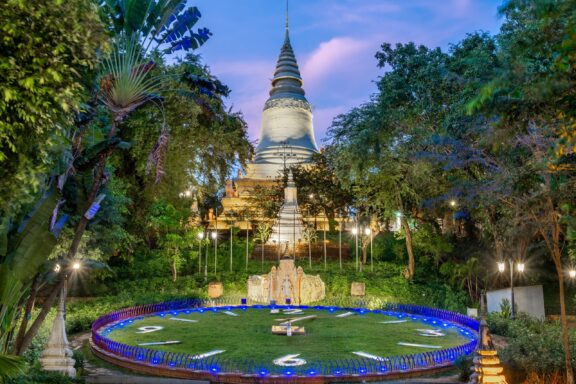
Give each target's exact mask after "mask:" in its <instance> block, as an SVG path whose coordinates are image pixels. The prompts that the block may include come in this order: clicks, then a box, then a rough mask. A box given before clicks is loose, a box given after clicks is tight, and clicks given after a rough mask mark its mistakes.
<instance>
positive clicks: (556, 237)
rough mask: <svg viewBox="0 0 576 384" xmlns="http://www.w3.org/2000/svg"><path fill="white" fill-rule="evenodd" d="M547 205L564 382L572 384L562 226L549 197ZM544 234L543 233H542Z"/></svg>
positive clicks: (572, 374)
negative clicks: (554, 270)
mask: <svg viewBox="0 0 576 384" xmlns="http://www.w3.org/2000/svg"><path fill="white" fill-rule="evenodd" d="M548 206H549V209H550V213H549V214H550V216H551V221H552V228H551V230H552V231H551V232H552V239H551V241H548V242H547V244H548V247H549V248H551V249H550V256H552V260H553V261H554V265H555V266H556V273H557V274H558V285H559V291H560V323H561V325H562V346H563V347H564V361H565V364H566V384H574V371H573V370H572V353H571V351H570V330H569V329H568V319H567V318H566V302H565V298H564V270H563V268H562V249H561V247H560V241H561V240H560V237H561V233H562V228H561V226H560V222H559V221H558V217H559V215H558V214H557V212H556V210H555V209H554V204H553V202H552V200H551V199H548ZM542 235H544V233H542Z"/></svg>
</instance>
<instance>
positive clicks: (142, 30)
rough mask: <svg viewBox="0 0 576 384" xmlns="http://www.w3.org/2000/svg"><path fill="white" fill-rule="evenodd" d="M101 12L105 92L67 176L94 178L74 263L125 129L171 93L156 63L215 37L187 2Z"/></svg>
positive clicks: (207, 89) (204, 82) (205, 84)
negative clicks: (106, 34) (106, 46)
mask: <svg viewBox="0 0 576 384" xmlns="http://www.w3.org/2000/svg"><path fill="white" fill-rule="evenodd" d="M101 8H102V14H103V15H104V16H105V24H106V25H107V26H108V28H109V29H110V31H111V35H112V41H111V47H110V50H109V51H108V54H107V55H105V56H104V59H103V62H102V63H101V68H100V75H99V76H98V80H99V87H98V89H97V90H96V93H97V95H98V97H97V98H96V99H93V100H92V103H91V104H92V106H91V107H92V109H91V112H92V113H88V114H86V115H83V116H80V117H79V119H78V121H77V123H76V132H75V140H74V141H73V142H72V150H71V153H73V154H74V156H73V157H72V161H71V163H69V164H68V165H67V168H66V172H65V173H64V174H63V175H62V176H61V177H62V180H63V182H64V181H66V179H67V178H68V177H71V179H74V178H75V176H74V174H73V173H74V172H73V171H74V170H76V169H78V168H81V169H82V168H83V169H84V170H85V171H86V173H88V174H89V175H90V176H92V177H91V181H92V182H91V185H90V187H89V188H88V191H87V193H86V194H85V199H84V202H83V204H82V207H80V208H79V211H81V212H82V213H81V215H80V216H79V218H78V221H77V223H76V225H75V231H74V238H73V240H72V243H71V246H70V249H69V252H68V255H67V258H68V259H73V258H74V257H75V255H76V253H77V250H78V246H79V244H80V241H81V239H82V236H83V234H84V232H85V230H86V228H87V226H88V222H89V220H90V219H91V218H92V217H93V214H92V213H90V212H89V211H90V210H93V211H97V209H96V208H97V206H98V201H97V198H98V196H101V197H102V195H101V190H102V188H103V187H104V185H105V183H106V181H107V180H108V175H107V171H106V167H107V164H108V159H109V158H110V156H111V155H112V154H113V153H114V152H115V150H116V149H118V148H127V147H128V144H127V143H126V142H125V141H123V138H122V134H121V125H122V123H123V122H124V121H125V120H126V118H127V117H128V116H129V115H130V114H131V113H133V112H134V111H136V110H137V109H138V108H140V107H143V106H144V105H146V104H149V103H154V102H159V101H160V100H161V94H163V93H165V92H166V91H167V89H166V83H165V80H166V79H168V77H167V76H165V74H164V73H162V72H161V71H154V68H155V67H156V62H155V61H154V58H155V57H158V58H159V61H160V62H161V61H162V58H163V57H164V56H166V55H168V54H172V53H175V52H178V51H188V50H191V49H195V48H197V47H198V46H200V45H202V44H203V43H204V42H205V41H206V40H207V39H208V37H209V36H210V32H209V31H208V30H207V29H205V28H201V29H196V30H195V29H194V26H195V24H196V23H197V22H198V20H199V19H200V16H201V15H200V12H199V11H198V9H197V8H195V7H186V2H185V1H184V0H181V1H171V2H164V1H157V0H145V1H144V2H142V1H140V0H118V1H116V0H106V1H103V2H102V4H101ZM193 79H194V80H193V81H196V83H197V84H198V87H199V89H202V90H204V93H206V94H209V95H213V94H218V93H219V92H220V91H221V88H220V87H219V86H218V84H214V83H212V82H210V80H208V79H200V78H198V77H195V78H193ZM191 81H192V80H191ZM96 107H98V108H99V109H96ZM97 111H103V116H102V117H103V118H102V121H104V122H105V123H104V124H103V126H102V127H101V130H100V131H99V132H98V141H97V142H95V143H91V141H90V140H89V139H88V138H87V137H86V131H87V128H88V127H89V126H90V123H91V122H92V120H93V118H94V116H95V114H96V112H97ZM168 137H169V131H168V127H167V126H166V125H164V126H163V129H162V131H161V133H160V137H159V139H158V142H157V145H156V146H155V147H154V148H153V151H152V153H151V158H150V159H151V161H150V163H151V164H152V165H155V166H156V170H157V172H156V175H157V180H158V181H159V179H160V178H161V175H162V172H163V170H162V162H163V160H164V156H165V154H166V148H167V144H168ZM87 144H88V145H90V146H89V147H88V148H86V147H85V145H87ZM76 177H78V176H76ZM95 204H96V205H95ZM85 212H86V213H85ZM64 284H65V280H64V279H61V280H60V282H59V283H58V284H56V285H55V286H54V287H53V289H52V292H51V294H50V295H49V296H48V298H47V300H45V302H44V305H43V307H42V310H41V312H40V314H39V315H38V317H37V318H36V320H35V321H34V323H33V324H32V326H31V327H30V330H29V331H28V332H27V334H26V336H25V337H24V341H23V343H22V351H23V350H25V349H26V347H27V346H28V345H29V344H30V342H31V341H32V338H33V337H34V336H35V334H36V332H37V331H38V329H39V327H40V324H41V323H42V321H43V320H44V318H45V317H46V315H47V313H48V311H49V309H50V307H51V306H52V304H53V303H54V301H55V299H56V297H57V292H59V291H60V287H62V286H63V285H64Z"/></svg>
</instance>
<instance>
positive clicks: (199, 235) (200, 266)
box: [198, 232, 204, 275]
mask: <svg viewBox="0 0 576 384" xmlns="http://www.w3.org/2000/svg"><path fill="white" fill-rule="evenodd" d="M203 238H204V232H200V233H198V274H199V275H201V274H202V239H203Z"/></svg>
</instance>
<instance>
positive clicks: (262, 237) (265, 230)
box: [254, 221, 272, 271]
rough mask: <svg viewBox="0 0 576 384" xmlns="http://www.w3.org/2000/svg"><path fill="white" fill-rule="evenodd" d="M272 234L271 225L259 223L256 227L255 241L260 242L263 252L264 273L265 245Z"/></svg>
mask: <svg viewBox="0 0 576 384" xmlns="http://www.w3.org/2000/svg"><path fill="white" fill-rule="evenodd" d="M270 233H272V226H271V225H270V223H267V222H265V221H262V222H260V223H258V226H257V227H256V233H255V236H254V241H256V240H257V241H259V242H260V249H261V251H262V271H264V244H266V241H268V238H269V237H270Z"/></svg>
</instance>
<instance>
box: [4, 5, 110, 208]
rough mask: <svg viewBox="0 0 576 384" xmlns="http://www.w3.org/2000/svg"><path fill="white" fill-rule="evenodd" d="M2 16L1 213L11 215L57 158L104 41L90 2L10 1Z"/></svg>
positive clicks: (31, 196) (33, 193) (38, 185)
mask: <svg viewBox="0 0 576 384" xmlns="http://www.w3.org/2000/svg"><path fill="white" fill-rule="evenodd" d="M62 15H66V17H62ZM0 19H1V20H2V25H1V26H0V34H1V35H2V40H1V41H0V51H1V52H2V56H1V57H0V216H5V215H7V216H9V217H10V216H14V215H17V214H19V213H20V207H22V206H23V205H25V204H30V203H31V202H33V200H34V199H35V198H37V196H36V195H37V193H38V191H39V189H40V188H41V187H42V185H43V184H44V180H45V177H46V174H47V173H48V172H49V171H50V170H51V168H52V167H54V166H55V165H56V164H57V161H58V158H59V155H60V153H61V152H62V147H63V146H64V145H65V144H66V143H67V137H68V135H69V133H68V132H69V125H71V124H72V112H75V111H79V110H80V109H81V103H82V101H83V100H84V99H85V97H86V92H85V89H84V86H83V84H84V83H86V82H89V78H90V75H89V71H91V70H92V69H93V68H94V66H95V64H96V60H97V55H98V53H99V50H100V49H101V47H102V45H103V43H104V41H105V39H104V33H103V32H104V30H103V28H102V26H101V24H100V20H99V17H98V11H97V9H96V7H95V6H94V3H93V2H92V1H91V0H78V1H50V0H38V1H33V2H26V1H21V0H7V1H3V2H2V5H0Z"/></svg>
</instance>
